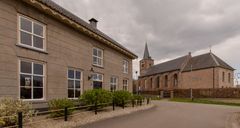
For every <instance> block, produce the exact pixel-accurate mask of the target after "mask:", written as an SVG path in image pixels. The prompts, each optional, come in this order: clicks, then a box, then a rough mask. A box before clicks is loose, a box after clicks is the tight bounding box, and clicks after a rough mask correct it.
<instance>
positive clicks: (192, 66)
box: [140, 52, 234, 77]
mask: <svg viewBox="0 0 240 128" xmlns="http://www.w3.org/2000/svg"><path fill="white" fill-rule="evenodd" d="M189 57H190V56H189V55H187V56H183V57H180V58H177V59H173V60H170V61H167V62H164V63H160V64H157V65H154V66H152V67H150V68H148V69H147V70H145V71H144V72H143V74H142V75H141V76H140V77H145V76H150V75H155V74H161V73H165V72H170V71H176V70H182V71H183V72H186V71H192V70H200V69H207V68H213V67H221V68H225V69H229V70H234V68H232V67H231V66H230V65H228V64H227V63H226V62H224V61H223V60H222V59H220V58H219V57H217V56H216V55H214V54H213V53H211V52H210V53H206V54H202V55H199V56H195V57H190V58H189ZM186 61H187V64H186V66H185V67H183V65H184V63H186ZM182 68H183V69H182Z"/></svg>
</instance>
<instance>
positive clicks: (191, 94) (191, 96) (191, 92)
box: [190, 88, 193, 100]
mask: <svg viewBox="0 0 240 128" xmlns="http://www.w3.org/2000/svg"><path fill="white" fill-rule="evenodd" d="M190 98H191V100H193V90H192V88H190Z"/></svg>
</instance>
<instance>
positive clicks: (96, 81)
mask: <svg viewBox="0 0 240 128" xmlns="http://www.w3.org/2000/svg"><path fill="white" fill-rule="evenodd" d="M92 81H93V88H94V89H98V88H102V83H103V75H102V74H98V73H94V74H93V75H92Z"/></svg>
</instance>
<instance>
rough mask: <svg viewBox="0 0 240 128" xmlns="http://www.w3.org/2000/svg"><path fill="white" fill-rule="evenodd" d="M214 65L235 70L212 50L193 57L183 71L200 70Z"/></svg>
mask: <svg viewBox="0 0 240 128" xmlns="http://www.w3.org/2000/svg"><path fill="white" fill-rule="evenodd" d="M212 67H222V68H226V69H229V70H234V69H233V68H232V67H231V66H229V65H228V64H227V63H225V62H224V61H223V60H221V59H220V58H219V57H217V56H216V55H214V54H213V53H211V52H210V53H206V54H203V55H199V56H195V57H192V58H191V59H190V60H189V62H188V64H187V65H186V66H185V68H184V70H183V71H191V70H199V69H206V68H212Z"/></svg>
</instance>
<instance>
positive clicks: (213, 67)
mask: <svg viewBox="0 0 240 128" xmlns="http://www.w3.org/2000/svg"><path fill="white" fill-rule="evenodd" d="M213 88H215V67H213Z"/></svg>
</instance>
